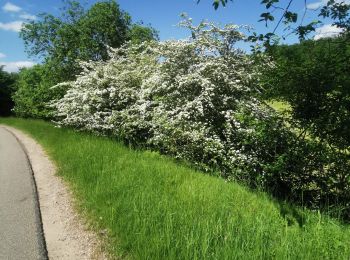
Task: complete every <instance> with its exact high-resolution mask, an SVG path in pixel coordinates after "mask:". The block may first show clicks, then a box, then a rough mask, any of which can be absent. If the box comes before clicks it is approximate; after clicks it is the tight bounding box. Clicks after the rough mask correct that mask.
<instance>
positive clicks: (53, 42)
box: [20, 0, 157, 83]
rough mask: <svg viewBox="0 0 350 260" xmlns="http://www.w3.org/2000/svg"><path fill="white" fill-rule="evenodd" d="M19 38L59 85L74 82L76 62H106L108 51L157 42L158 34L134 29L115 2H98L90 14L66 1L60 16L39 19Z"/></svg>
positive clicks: (40, 16)
mask: <svg viewBox="0 0 350 260" xmlns="http://www.w3.org/2000/svg"><path fill="white" fill-rule="evenodd" d="M135 28H137V30H136V29H135ZM145 35H146V36H147V37H145ZM20 37H21V38H22V39H23V40H24V43H25V47H26V50H27V52H28V54H29V55H30V56H37V57H41V58H44V62H45V63H47V64H48V65H50V66H52V67H53V68H55V74H56V79H57V82H56V83H58V82H61V81H63V80H71V79H74V77H75V75H76V74H78V73H79V66H78V65H77V61H78V60H83V61H88V60H95V61H96V60H106V59H108V47H114V48H115V47H120V46H121V45H122V44H124V43H125V42H126V41H129V40H132V41H133V40H135V41H143V40H151V39H156V38H157V33H156V31H155V30H154V29H153V28H151V27H143V26H141V25H134V24H133V23H132V21H131V17H130V15H129V14H128V13H126V12H124V11H122V10H121V9H120V7H119V5H118V4H117V2H116V1H114V0H109V1H103V2H98V3H96V4H94V5H93V6H92V7H91V8H90V9H89V10H85V9H84V8H83V7H82V6H81V4H80V3H79V2H78V1H68V2H66V5H65V7H64V8H63V10H62V14H61V16H59V17H55V16H53V15H51V14H47V13H44V14H41V15H39V20H38V21H31V22H29V23H27V24H25V25H24V27H23V29H22V31H21V33H20Z"/></svg>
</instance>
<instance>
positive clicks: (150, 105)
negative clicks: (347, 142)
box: [52, 19, 350, 208]
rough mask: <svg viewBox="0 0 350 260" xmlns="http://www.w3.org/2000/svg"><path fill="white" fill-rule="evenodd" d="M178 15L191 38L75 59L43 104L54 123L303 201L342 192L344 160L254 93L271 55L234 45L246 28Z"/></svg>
mask: <svg viewBox="0 0 350 260" xmlns="http://www.w3.org/2000/svg"><path fill="white" fill-rule="evenodd" d="M181 24H182V25H183V26H185V27H187V28H189V29H190V30H191V32H192V37H191V38H190V39H188V40H181V41H165V42H148V43H142V44H139V45H124V46H123V47H121V48H118V49H110V59H109V60H108V61H91V62H84V63H81V67H82V71H83V72H82V73H81V74H80V75H79V76H78V77H77V79H76V80H75V81H72V82H64V83H61V84H59V85H57V86H56V88H61V87H64V88H65V89H66V88H67V89H68V91H67V93H66V95H65V96H64V97H63V98H62V99H59V100H56V101H55V102H54V103H53V104H52V106H53V107H54V109H55V110H56V118H57V123H58V124H60V125H66V126H73V127H75V128H78V129H81V130H88V131H93V132H96V133H99V134H107V135H112V136H117V137H118V138H121V139H123V140H124V141H125V142H127V143H129V144H131V145H135V146H142V147H147V148H151V149H155V150H158V151H160V152H162V153H165V154H170V155H173V156H175V157H176V158H179V159H182V160H185V161H190V162H192V163H193V164H194V165H196V166H197V167H198V168H200V169H202V170H206V171H211V172H213V171H215V172H219V173H220V174H221V175H222V176H223V177H224V178H227V179H229V180H236V181H240V182H243V183H245V184H248V185H250V186H252V187H255V188H256V187H258V188H262V189H264V190H268V191H270V192H272V193H273V194H274V195H278V196H280V197H283V198H288V199H291V200H294V201H297V202H302V201H304V202H305V203H307V204H308V205H310V206H312V207H317V208H318V207H320V206H323V205H326V204H327V205H328V204H329V203H331V204H332V203H333V204H332V205H334V204H335V202H336V201H338V199H339V198H340V197H341V198H342V201H346V200H347V201H350V200H348V199H349V195H348V194H349V192H348V190H349V180H348V179H346V178H345V179H344V178H343V177H341V176H342V174H345V173H346V172H347V169H349V167H348V166H344V165H343V166H344V167H343V168H342V169H340V167H339V165H337V164H332V163H331V162H332V160H333V159H334V158H331V156H330V154H331V153H330V152H329V151H328V149H327V147H326V146H324V145H323V144H320V143H318V142H317V141H312V140H307V139H305V138H300V136H301V135H299V134H297V133H296V131H294V130H293V129H290V127H288V126H287V125H286V124H285V122H284V121H283V120H282V118H280V117H279V115H277V114H276V113H275V112H274V110H272V109H271V108H270V107H269V106H267V105H265V104H264V102H263V101H262V99H261V98H260V91H259V90H260V89H261V86H260V83H259V82H260V77H261V76H262V74H263V73H264V72H265V71H266V70H269V69H271V68H273V66H274V64H273V62H271V60H270V59H269V57H268V56H265V55H264V54H261V53H255V54H250V55H247V54H246V53H244V52H243V51H242V50H240V49H237V48H235V47H234V46H235V44H236V43H237V42H238V41H242V40H245V39H246V38H245V36H244V34H243V33H241V30H243V29H248V28H246V27H239V26H236V25H226V26H225V27H224V28H220V27H218V26H216V25H215V24H212V23H207V22H202V23H201V24H200V25H198V26H194V25H193V24H192V22H191V20H190V19H185V20H184V21H183V22H182V23H181ZM333 161H334V160H333ZM334 187H336V188H335V189H333V188H334ZM346 207H348V205H346Z"/></svg>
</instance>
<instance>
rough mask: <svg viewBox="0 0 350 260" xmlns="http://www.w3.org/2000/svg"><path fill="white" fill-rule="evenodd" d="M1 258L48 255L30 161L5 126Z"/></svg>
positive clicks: (1, 136)
mask: <svg viewBox="0 0 350 260" xmlns="http://www.w3.org/2000/svg"><path fill="white" fill-rule="evenodd" d="M0 259H48V257H47V250H46V246H45V239H44V235H43V229H42V222H41V214H40V207H39V202H38V196H37V190H36V185H35V180H34V177H33V171H32V169H31V165H30V162H29V160H28V157H27V155H26V152H25V150H24V148H23V146H22V145H21V143H20V142H19V141H18V140H17V139H16V137H15V136H14V135H13V134H12V133H10V132H9V131H7V130H6V129H4V128H2V127H0Z"/></svg>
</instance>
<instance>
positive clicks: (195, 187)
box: [0, 118, 350, 259]
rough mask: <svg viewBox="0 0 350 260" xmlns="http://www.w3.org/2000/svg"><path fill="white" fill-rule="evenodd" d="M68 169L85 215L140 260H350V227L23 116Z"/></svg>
mask: <svg viewBox="0 0 350 260" xmlns="http://www.w3.org/2000/svg"><path fill="white" fill-rule="evenodd" d="M0 123H3V124H7V125H11V126H13V127H16V128H18V129H21V130H23V131H25V132H27V133H28V134H30V135H31V136H32V137H33V138H34V139H36V140H37V141H38V142H39V143H40V144H41V145H42V146H43V147H44V148H45V149H46V151H47V152H48V153H49V155H50V157H51V158H52V159H53V160H54V161H55V162H56V163H57V165H58V166H59V171H58V174H59V175H60V176H62V177H63V178H64V179H65V180H66V181H68V183H69V184H70V185H71V187H72V190H73V192H74V195H75V196H76V198H77V201H78V203H79V209H80V210H81V213H82V214H84V215H86V216H87V217H88V219H89V220H90V221H91V223H93V224H94V227H95V228H97V229H107V230H108V234H109V238H108V245H109V248H110V250H111V252H112V253H113V254H114V255H115V256H122V257H127V258H133V259H349V256H350V244H349V241H350V229H349V227H348V226H346V225H343V224H340V223H339V222H337V221H336V220H332V219H329V218H327V217H325V216H322V215H320V214H317V213H313V212H310V211H307V210H301V209H296V208H293V207H291V206H288V205H285V204H284V205H283V204H281V203H278V202H276V201H274V200H272V199H271V198H269V197H268V196H267V195H265V194H263V193H258V192H252V191H249V190H248V189H246V188H244V187H242V186H240V185H238V184H235V183H227V182H225V181H224V180H222V179H220V178H216V177H212V176H208V175H205V174H202V173H200V172H197V171H195V170H193V169H191V168H188V167H186V166H183V165H180V164H177V163H175V162H174V161H173V160H171V159H169V158H167V157H165V156H160V155H159V154H157V153H154V152H149V151H135V150H130V149H128V148H126V147H125V146H123V145H122V144H120V143H118V142H116V141H113V140H110V139H108V138H104V137H96V136H93V135H89V134H85V133H77V132H74V131H72V130H69V129H64V128H55V127H54V126H53V125H52V124H49V123H46V122H42V121H37V120H23V119H13V118H9V119H0Z"/></svg>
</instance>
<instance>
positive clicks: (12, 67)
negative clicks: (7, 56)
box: [0, 61, 36, 72]
mask: <svg viewBox="0 0 350 260" xmlns="http://www.w3.org/2000/svg"><path fill="white" fill-rule="evenodd" d="M35 64H36V63H34V62H32V61H14V62H0V66H4V70H5V71H7V72H17V71H18V70H19V69H20V68H30V67H33V66H34V65H35Z"/></svg>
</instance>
